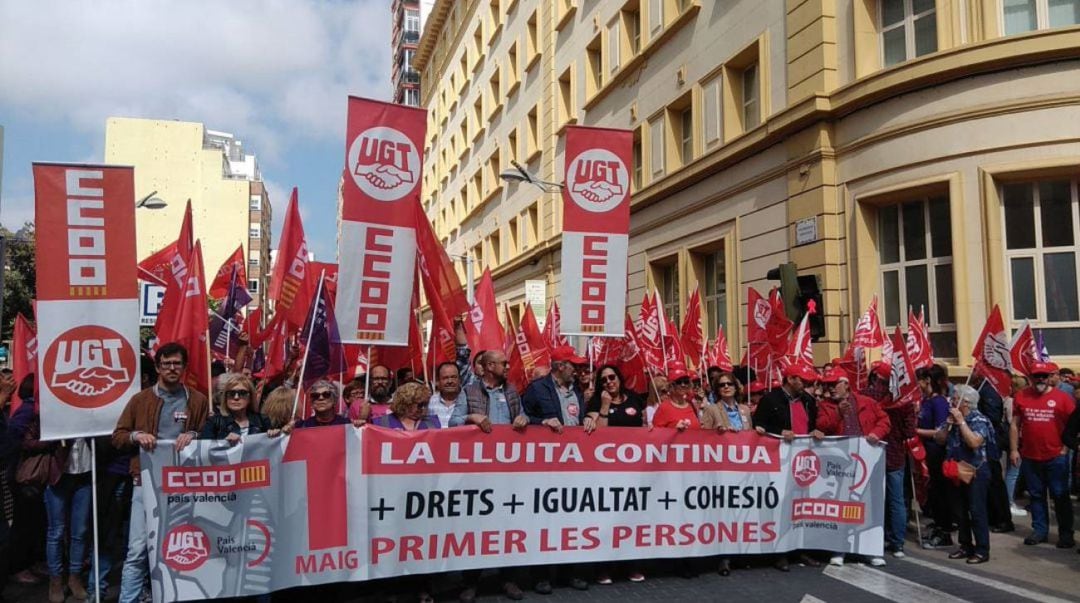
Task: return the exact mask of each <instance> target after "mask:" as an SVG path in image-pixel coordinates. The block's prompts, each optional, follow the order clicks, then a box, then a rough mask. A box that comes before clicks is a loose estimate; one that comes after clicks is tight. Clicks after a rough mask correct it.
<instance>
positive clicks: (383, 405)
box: [363, 364, 391, 422]
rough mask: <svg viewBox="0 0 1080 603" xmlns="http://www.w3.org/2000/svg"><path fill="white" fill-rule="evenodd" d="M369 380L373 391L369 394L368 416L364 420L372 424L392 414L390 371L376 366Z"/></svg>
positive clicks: (372, 369) (379, 365)
mask: <svg viewBox="0 0 1080 603" xmlns="http://www.w3.org/2000/svg"><path fill="white" fill-rule="evenodd" d="M368 380H369V381H370V382H371V385H370V387H371V391H370V392H369V393H368V416H366V417H363V418H364V419H366V420H367V421H369V422H370V421H374V420H375V419H378V418H379V417H383V416H386V415H387V414H389V413H390V385H391V381H390V369H388V368H386V367H385V366H383V365H381V364H376V365H375V366H373V367H372V368H371V374H370V375H369V376H368Z"/></svg>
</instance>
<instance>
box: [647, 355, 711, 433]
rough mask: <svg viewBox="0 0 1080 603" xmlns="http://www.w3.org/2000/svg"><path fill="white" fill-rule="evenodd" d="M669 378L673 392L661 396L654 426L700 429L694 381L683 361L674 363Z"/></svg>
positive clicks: (681, 429)
mask: <svg viewBox="0 0 1080 603" xmlns="http://www.w3.org/2000/svg"><path fill="white" fill-rule="evenodd" d="M667 378H668V383H670V384H671V385H672V388H671V394H670V395H668V396H664V397H663V398H661V400H660V407H659V408H658V409H657V410H656V416H655V417H653V422H652V425H653V427H674V428H675V429H678V430H679V431H685V430H686V429H687V428H691V429H700V428H701V422H700V421H699V420H698V414H697V408H696V407H695V406H694V404H693V398H694V388H693V383H691V382H690V375H689V374H688V373H687V372H686V368H684V367H683V365H682V364H681V363H672V366H671V368H670V369H668V374H667Z"/></svg>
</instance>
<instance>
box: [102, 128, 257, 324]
mask: <svg viewBox="0 0 1080 603" xmlns="http://www.w3.org/2000/svg"><path fill="white" fill-rule="evenodd" d="M105 163H110V164H118V165H133V166H135V198H136V199H141V198H143V197H145V196H146V195H148V194H150V193H151V192H154V191H156V193H155V195H154V196H156V197H160V198H161V199H163V200H164V201H165V202H166V203H168V205H167V206H166V207H165V208H163V209H156V210H148V209H140V210H139V211H137V212H136V213H135V217H136V232H137V237H138V245H137V250H138V255H139V259H140V260H141V259H143V258H145V257H146V256H148V255H150V254H151V253H153V252H155V251H157V250H159V249H161V248H162V247H164V246H165V245H168V244H169V243H171V242H172V241H175V240H176V235H177V233H178V232H179V230H180V223H181V221H182V220H183V217H184V207H185V204H186V202H187V200H188V199H191V210H192V222H193V228H194V234H195V238H197V239H200V240H201V241H202V249H203V262H204V264H205V270H206V278H207V281H208V282H209V281H211V280H213V278H214V276H215V274H216V273H217V270H218V268H219V267H220V266H221V265H222V264H223V263H224V262H225V261H226V260H227V259H228V258H229V256H230V255H232V253H233V252H234V251H236V247H237V246H238V245H243V247H244V257H246V258H247V278H248V291H249V293H251V296H252V298H253V301H252V306H256V305H259V304H260V303H261V294H262V292H263V291H265V290H266V287H267V286H269V284H270V268H269V267H270V218H271V207H270V197H269V194H268V193H267V190H266V187H265V186H264V184H263V181H262V173H261V172H260V171H259V165H258V162H257V161H256V159H255V156H254V155H252V154H249V153H246V152H245V151H244V148H243V145H242V143H241V142H240V141H239V140H237V139H236V138H235V137H234V136H233V135H231V134H227V133H224V132H215V131H213V130H208V129H206V126H204V125H203V124H201V123H193V122H182V121H171V120H154V119H132V118H126V117H110V118H109V119H108V120H107V121H106V124H105Z"/></svg>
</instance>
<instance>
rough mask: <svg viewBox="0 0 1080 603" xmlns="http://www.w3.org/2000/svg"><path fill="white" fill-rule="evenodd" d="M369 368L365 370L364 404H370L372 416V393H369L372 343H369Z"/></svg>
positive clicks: (369, 413)
mask: <svg viewBox="0 0 1080 603" xmlns="http://www.w3.org/2000/svg"><path fill="white" fill-rule="evenodd" d="M366 362H367V369H365V370H364V404H367V405H369V406H368V408H369V411H368V417H370V416H371V411H370V408H371V406H370V405H371V394H370V393H369V391H370V389H369V388H370V387H371V344H370V343H369V344H368V345H367V358H366Z"/></svg>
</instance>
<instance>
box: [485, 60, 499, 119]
mask: <svg viewBox="0 0 1080 603" xmlns="http://www.w3.org/2000/svg"><path fill="white" fill-rule="evenodd" d="M501 107H502V87H501V86H500V80H499V70H498V69H495V71H493V72H492V73H491V78H490V79H488V117H489V118H490V117H491V116H493V115H495V113H496V112H497V111H498V110H499V109H500V108H501Z"/></svg>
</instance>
